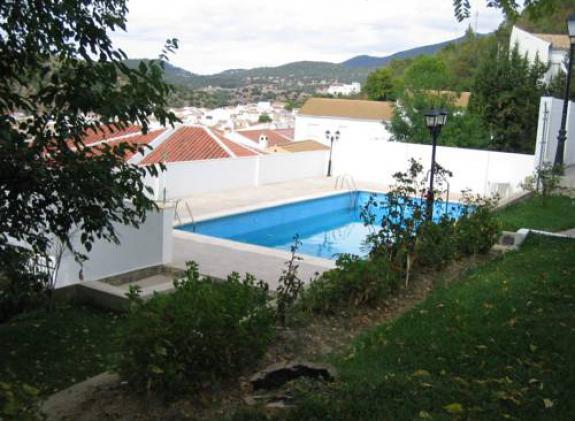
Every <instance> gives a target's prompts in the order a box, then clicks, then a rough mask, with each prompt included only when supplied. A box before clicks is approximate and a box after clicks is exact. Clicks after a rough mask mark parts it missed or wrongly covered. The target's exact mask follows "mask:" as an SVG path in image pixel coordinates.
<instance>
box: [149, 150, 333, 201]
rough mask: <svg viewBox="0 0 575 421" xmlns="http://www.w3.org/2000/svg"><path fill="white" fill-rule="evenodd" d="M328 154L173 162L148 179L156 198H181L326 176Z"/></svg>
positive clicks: (306, 153)
mask: <svg viewBox="0 0 575 421" xmlns="http://www.w3.org/2000/svg"><path fill="white" fill-rule="evenodd" d="M328 155H329V152H328V151H311V152H297V153H276V154H269V155H260V156H255V157H244V158H227V159H212V160H206V161H188V162H173V163H169V164H167V165H166V171H164V172H163V173H161V174H160V176H159V177H158V178H153V177H147V178H146V181H145V182H146V184H147V185H148V186H151V187H152V188H153V189H154V198H155V199H157V200H163V199H164V194H165V198H166V199H167V200H171V199H179V198H182V197H187V196H190V195H193V194H197V193H208V192H217V191H225V190H233V189H236V188H241V187H250V186H258V185H262V184H270V183H279V182H283V181H289V180H297V179H301V178H309V177H321V176H324V175H326V173H327V161H328Z"/></svg>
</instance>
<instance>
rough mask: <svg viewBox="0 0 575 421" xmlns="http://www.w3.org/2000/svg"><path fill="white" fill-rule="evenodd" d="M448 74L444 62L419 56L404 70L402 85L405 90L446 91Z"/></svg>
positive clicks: (437, 58)
mask: <svg viewBox="0 0 575 421" xmlns="http://www.w3.org/2000/svg"><path fill="white" fill-rule="evenodd" d="M449 81H450V74H449V71H448V70H447V66H446V65H445V62H444V61H443V60H442V59H441V58H440V57H437V56H427V55H423V56H419V57H417V58H416V59H415V60H414V61H413V62H412V63H411V65H410V66H409V67H408V68H407V69H406V70H405V74H404V75H403V85H404V87H405V88H406V89H409V90H416V89H447V88H449Z"/></svg>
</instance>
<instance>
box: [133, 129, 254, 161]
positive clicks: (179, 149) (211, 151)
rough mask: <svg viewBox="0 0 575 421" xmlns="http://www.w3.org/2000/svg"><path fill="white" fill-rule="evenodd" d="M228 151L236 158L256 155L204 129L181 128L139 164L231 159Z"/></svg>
mask: <svg viewBox="0 0 575 421" xmlns="http://www.w3.org/2000/svg"><path fill="white" fill-rule="evenodd" d="M222 145H223V146H222ZM226 148H227V150H226ZM228 150H229V151H231V152H232V154H234V155H236V156H252V155H256V153H255V152H253V151H251V150H249V149H248V148H244V147H242V146H240V145H237V144H236V143H234V142H232V141H230V140H228V139H225V138H223V136H221V135H218V134H216V133H214V132H211V133H210V131H209V129H206V128H204V127H195V126H194V127H191V126H183V127H179V128H178V129H177V130H176V131H175V132H174V133H172V134H171V135H170V136H169V137H168V138H167V139H165V140H164V141H163V142H162V143H161V144H160V145H158V146H157V147H156V148H155V149H154V151H153V152H152V153H150V154H149V155H148V156H146V157H145V158H144V159H143V160H142V161H141V162H140V164H142V165H147V164H156V163H159V162H178V161H200V160H207V159H221V158H232V157H233V155H232V154H230V153H229V152H228Z"/></svg>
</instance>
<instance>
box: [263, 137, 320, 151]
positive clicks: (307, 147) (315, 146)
mask: <svg viewBox="0 0 575 421" xmlns="http://www.w3.org/2000/svg"><path fill="white" fill-rule="evenodd" d="M328 149H329V147H327V146H326V145H324V144H323V143H320V142H317V141H315V140H301V141H297V142H291V143H287V144H283V145H277V146H276V147H274V150H275V152H310V151H325V150H328Z"/></svg>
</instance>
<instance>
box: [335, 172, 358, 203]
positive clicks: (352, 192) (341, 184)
mask: <svg viewBox="0 0 575 421" xmlns="http://www.w3.org/2000/svg"><path fill="white" fill-rule="evenodd" d="M346 188H347V190H349V198H350V207H351V209H355V207H356V206H357V196H358V195H357V185H356V184H355V180H354V179H353V177H352V176H351V175H349V174H343V175H338V176H337V177H336V179H335V190H345V189H346Z"/></svg>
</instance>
